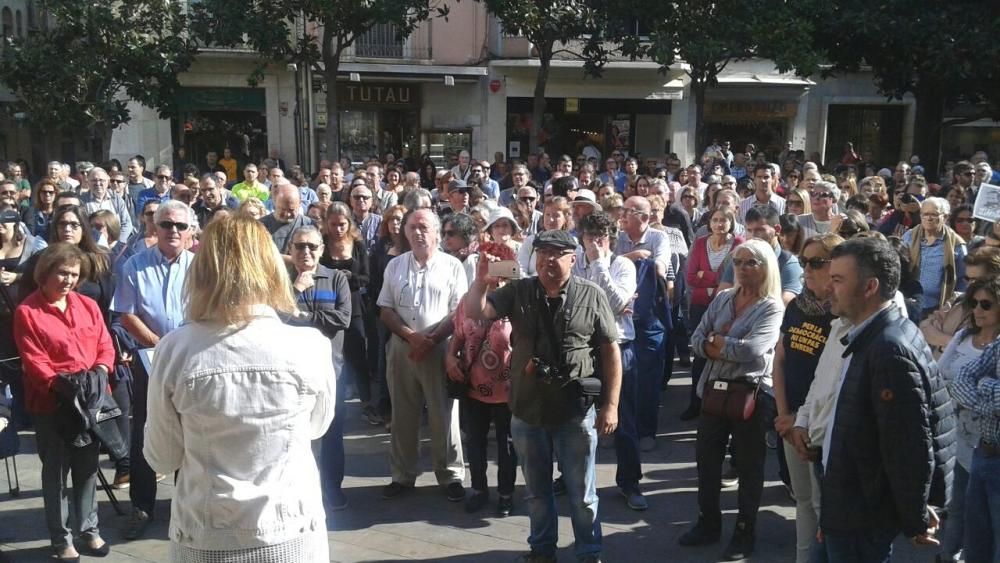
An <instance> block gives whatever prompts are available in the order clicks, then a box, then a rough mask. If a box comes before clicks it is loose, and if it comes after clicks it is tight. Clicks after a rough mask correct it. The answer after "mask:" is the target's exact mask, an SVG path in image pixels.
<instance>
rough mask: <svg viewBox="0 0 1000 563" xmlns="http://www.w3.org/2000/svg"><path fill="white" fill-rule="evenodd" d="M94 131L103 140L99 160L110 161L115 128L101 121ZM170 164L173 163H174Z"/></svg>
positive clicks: (101, 161)
mask: <svg viewBox="0 0 1000 563" xmlns="http://www.w3.org/2000/svg"><path fill="white" fill-rule="evenodd" d="M94 133H95V134H96V135H97V137H98V138H99V139H100V140H101V154H100V155H99V157H100V158H99V159H98V160H97V162H100V163H103V162H108V161H109V160H111V135H112V134H114V129H112V128H111V127H109V126H108V125H107V124H106V123H104V122H101V123H98V124H96V125H94ZM170 164H171V166H172V165H173V163H170Z"/></svg>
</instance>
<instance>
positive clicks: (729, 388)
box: [679, 240, 784, 561]
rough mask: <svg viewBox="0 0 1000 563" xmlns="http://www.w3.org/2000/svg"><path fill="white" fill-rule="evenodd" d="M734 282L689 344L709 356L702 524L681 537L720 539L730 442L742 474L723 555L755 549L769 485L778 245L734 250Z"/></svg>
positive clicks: (700, 458)
mask: <svg viewBox="0 0 1000 563" xmlns="http://www.w3.org/2000/svg"><path fill="white" fill-rule="evenodd" d="M732 262H733V268H734V272H735V280H734V281H735V283H734V285H733V287H732V288H731V289H727V290H725V291H722V292H720V293H719V294H718V295H717V296H716V297H715V299H713V300H712V302H711V304H709V306H708V309H707V310H706V311H705V314H704V315H703V316H702V318H701V322H700V323H699V324H698V328H697V329H695V331H694V334H692V335H691V348H692V350H693V351H694V353H695V354H697V355H698V356H701V357H703V358H705V359H706V363H705V368H704V370H703V372H702V377H701V380H700V382H699V387H700V389H699V395H700V396H701V397H702V412H701V417H700V418H699V420H698V436H697V443H696V445H695V456H696V459H697V463H698V508H699V517H698V523H697V524H696V525H695V526H694V528H692V529H691V530H690V531H688V532H687V533H685V534H684V535H682V536H681V537H680V540H679V541H680V544H681V545H683V546H698V545H707V544H711V543H715V542H717V541H718V540H719V536H720V535H721V532H722V512H721V510H720V507H719V490H720V487H721V483H722V462H723V459H724V458H725V456H726V445H727V444H728V443H729V441H730V437H732V448H733V461H734V462H735V464H736V469H737V471H738V472H739V475H740V489H739V496H738V499H739V500H738V506H739V515H738V517H737V520H736V529H735V531H734V533H733V537H732V540H731V541H730V543H729V546H728V547H727V548H726V551H725V554H724V557H725V559H726V560H729V561H734V560H737V559H743V558H747V557H749V556H750V555H751V553H753V549H754V542H755V533H754V528H755V525H756V521H757V510H758V509H759V508H760V497H761V493H762V491H763V489H764V459H765V457H766V453H767V445H766V442H765V438H764V437H765V434H766V433H767V431H768V429H769V428H770V426H771V424H772V421H773V420H774V412H775V403H774V397H773V390H772V380H771V368H772V362H773V359H774V348H775V345H776V344H777V342H778V336H779V332H780V328H781V320H782V316H783V312H784V306H783V305H782V299H781V276H780V273H779V272H778V261H777V258H776V257H775V253H774V249H773V248H771V246H770V245H769V244H767V243H766V242H764V241H761V240H750V241H747V242H744V243H743V244H741V245H739V246H738V247H736V250H734V251H733V257H732Z"/></svg>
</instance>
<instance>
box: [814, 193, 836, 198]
mask: <svg viewBox="0 0 1000 563" xmlns="http://www.w3.org/2000/svg"><path fill="white" fill-rule="evenodd" d="M813 197H815V198H816V199H833V194H832V193H831V192H819V193H818V194H816V195H815V196H813Z"/></svg>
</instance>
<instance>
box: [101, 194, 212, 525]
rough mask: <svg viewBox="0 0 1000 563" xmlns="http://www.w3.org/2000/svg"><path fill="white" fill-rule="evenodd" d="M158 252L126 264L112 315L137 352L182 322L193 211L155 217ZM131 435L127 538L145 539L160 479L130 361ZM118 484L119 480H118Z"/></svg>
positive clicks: (164, 210)
mask: <svg viewBox="0 0 1000 563" xmlns="http://www.w3.org/2000/svg"><path fill="white" fill-rule="evenodd" d="M154 222H155V223H156V234H157V237H158V240H157V243H156V246H154V247H151V248H148V249H146V250H144V251H142V252H139V253H137V254H136V255H134V256H132V257H131V258H129V259H128V261H127V262H125V265H124V266H123V267H122V275H121V277H120V278H119V279H118V282H117V285H116V287H115V295H114V298H112V300H111V310H112V311H113V312H114V313H116V314H117V315H118V316H119V321H118V322H120V323H121V325H122V326H123V327H124V328H125V330H126V331H128V333H129V335H130V336H131V337H132V338H133V339H134V340H135V342H136V344H137V348H138V349H147V348H153V347H155V346H156V344H157V343H158V342H159V341H160V338H162V337H163V336H165V335H166V334H167V333H168V332H170V331H171V330H173V329H175V328H177V327H178V326H180V325H181V323H182V322H183V321H184V303H183V298H182V293H181V288H182V287H183V286H184V279H185V277H186V276H187V271H188V268H189V267H190V266H191V262H192V260H194V254H192V253H191V252H190V251H188V250H187V247H188V245H189V243H190V241H191V232H192V230H193V225H194V224H195V222H196V219H195V216H194V210H192V209H191V207H190V206H188V205H186V204H184V203H182V202H179V201H173V200H170V201H166V202H164V203H163V204H162V205H160V207H159V208H158V209H157V210H156V215H155V216H154ZM132 377H133V382H132V432H131V438H132V443H131V450H130V464H129V465H130V468H129V476H128V478H127V479H124V480H122V481H123V482H126V483H128V484H129V499H130V500H131V501H132V517H131V519H130V520H129V524H128V527H127V528H126V530H125V538H126V539H129V540H134V539H138V538H140V537H142V535H143V533H144V532H145V531H146V528H147V527H148V526H149V523H150V522H152V520H153V508H154V503H155V501H156V481H157V477H156V474H155V473H154V472H153V469H152V468H151V467H150V466H149V464H148V463H147V462H146V458H145V457H143V455H142V446H143V442H144V437H145V436H144V434H143V430H144V427H145V425H146V392H147V389H148V385H149V381H148V374H147V373H146V370H145V368H144V367H143V365H142V363H141V362H139V361H136V360H133V361H132ZM116 482H119V479H118V478H116Z"/></svg>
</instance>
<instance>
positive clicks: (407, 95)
mask: <svg viewBox="0 0 1000 563" xmlns="http://www.w3.org/2000/svg"><path fill="white" fill-rule="evenodd" d="M418 88H419V85H410V84H390V83H373V84H350V83H343V82H342V83H339V84H337V90H338V92H337V93H338V94H339V97H340V101H341V103H343V104H344V105H368V104H373V105H382V106H385V105H401V106H411V105H418V104H419V103H420V100H419V99H418V93H419V90H418Z"/></svg>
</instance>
